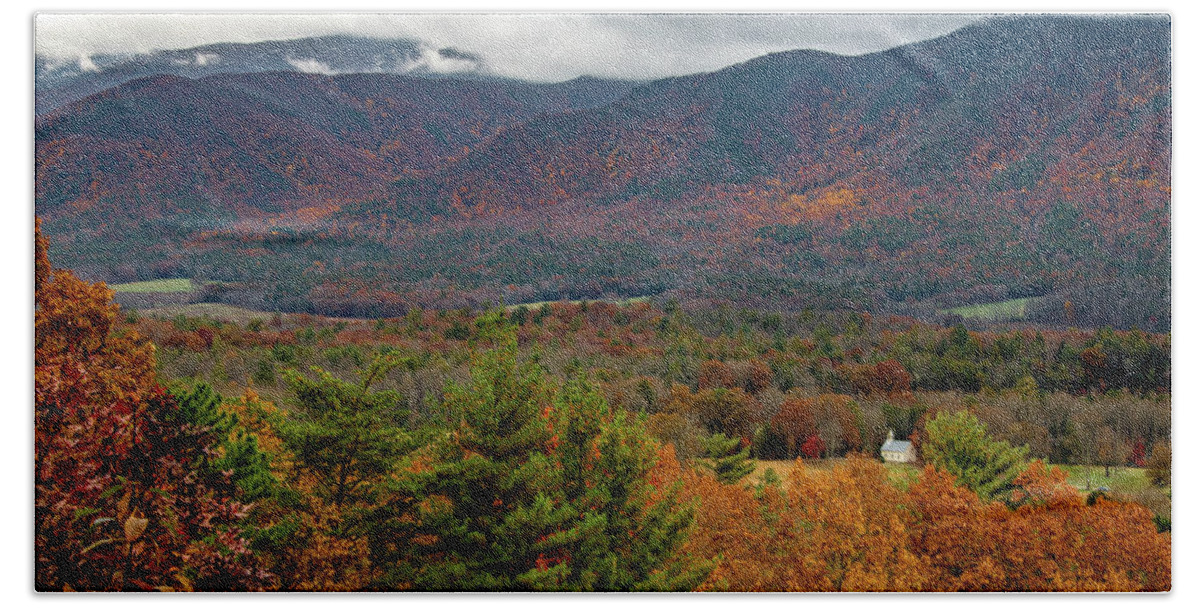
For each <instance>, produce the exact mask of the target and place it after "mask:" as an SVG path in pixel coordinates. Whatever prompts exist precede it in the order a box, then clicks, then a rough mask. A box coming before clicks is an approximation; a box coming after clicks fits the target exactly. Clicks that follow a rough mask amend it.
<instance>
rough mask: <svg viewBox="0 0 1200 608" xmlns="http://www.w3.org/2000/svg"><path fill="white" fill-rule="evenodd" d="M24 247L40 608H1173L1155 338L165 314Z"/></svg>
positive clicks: (1165, 415) (653, 312)
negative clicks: (973, 598)
mask: <svg viewBox="0 0 1200 608" xmlns="http://www.w3.org/2000/svg"><path fill="white" fill-rule="evenodd" d="M36 243H37V251H36V269H35V270H36V274H35V277H36V283H35V291H36V309H35V327H36V345H35V346H36V352H35V362H36V371H35V414H36V454H35V471H36V475H35V484H36V485H35V491H36V493H35V505H36V507H35V549H36V568H35V572H36V586H37V589H39V590H43V591H60V590H75V591H82V590H128V591H152V590H158V591H179V590H183V591H190V590H196V591H228V590H297V591H300V590H306V591H313V590H321V591H335V590H347V591H348V590H373V591H379V590H558V591H570V590H575V591H586V590H608V591H616V590H640V591H650V590H676V591H684V590H732V591H752V590H760V591H950V590H967V591H1034V590H1037V591H1051V590H1058V591H1066V590H1071V591H1163V590H1168V589H1170V587H1171V533H1170V529H1171V508H1170V496H1171V494H1170V483H1171V482H1170V478H1171V475H1170V471H1171V464H1170V462H1171V457H1170V402H1171V395H1170V392H1169V387H1170V374H1171V369H1170V363H1169V352H1170V338H1169V337H1168V336H1162V335H1154V334H1144V333H1142V332H1139V331H1133V332H1114V331H1111V330H1104V331H1099V332H1084V331H1078V330H1072V331H1066V332H1046V333H1041V332H1032V331H1027V332H998V333H997V332H970V331H968V330H966V329H965V328H963V327H961V326H959V327H955V328H952V329H944V328H940V327H936V326H929V325H925V324H921V323H918V322H915V321H913V320H911V319H905V318H884V319H876V318H874V317H872V316H870V315H867V314H859V313H815V312H807V313H802V314H796V315H780V314H768V315H762V314H760V313H758V312H756V311H753V310H748V309H741V310H735V309H732V308H719V309H708V310H701V311H691V312H689V311H687V310H684V309H682V308H680V307H678V306H676V305H674V304H672V305H670V306H668V307H667V308H666V309H659V308H656V307H654V306H651V305H649V304H646V303H641V304H633V305H626V306H619V305H615V304H611V303H605V302H581V303H578V304H560V303H555V304H548V305H544V306H539V307H533V308H529V307H514V308H512V309H510V310H504V309H492V310H489V311H485V312H472V311H469V310H462V311H444V310H442V311H435V310H429V311H424V310H419V309H413V310H411V311H410V312H409V313H408V314H407V315H406V316H405V317H403V318H393V319H380V320H377V321H365V320H358V321H347V320H339V319H329V318H320V317H313V316H308V315H278V314H276V315H270V314H261V313H253V312H252V311H249V312H248V313H246V312H245V311H243V313H241V314H248V315H249V317H248V318H247V319H246V320H243V321H228V320H224V321H223V320H219V319H216V318H212V317H197V316H185V315H182V314H181V315H178V316H175V317H173V318H161V317H153V316H142V315H138V314H136V313H131V312H128V311H122V310H120V309H119V308H118V307H117V306H114V305H113V304H112V303H111V295H112V294H111V292H110V291H109V290H108V289H106V288H105V287H104V286H103V285H101V284H92V283H88V282H86V281H81V280H80V279H78V278H77V277H76V276H75V275H74V274H73V273H72V272H70V271H68V270H63V269H59V268H55V267H52V266H51V263H50V257H49V255H48V251H49V249H48V247H47V245H46V241H45V240H44V239H43V238H42V237H41V235H40V234H38V235H37V236H36ZM889 430H890V431H893V432H894V433H895V434H896V435H897V436H899V437H907V438H908V439H909V440H910V441H912V442H913V443H914V444H915V445H917V446H919V451H920V456H921V458H922V459H923V461H924V466H923V467H921V466H918V465H917V464H903V463H888V464H881V463H880V462H879V461H878V454H879V448H880V444H881V442H882V441H883V438H884V436H885V434H886V432H887V431H889ZM148 463H152V464H153V466H147V464H148ZM1081 472H1082V473H1081ZM1080 474H1083V475H1085V476H1086V482H1085V483H1081V482H1080V481H1079V479H1078V478H1079V475H1080ZM1118 480H1126V481H1121V482H1120V483H1121V484H1123V485H1118ZM1102 484H1103V485H1104V487H1103V488H1101V487H1100V486H1101V485H1102ZM1110 486H1111V487H1110Z"/></svg>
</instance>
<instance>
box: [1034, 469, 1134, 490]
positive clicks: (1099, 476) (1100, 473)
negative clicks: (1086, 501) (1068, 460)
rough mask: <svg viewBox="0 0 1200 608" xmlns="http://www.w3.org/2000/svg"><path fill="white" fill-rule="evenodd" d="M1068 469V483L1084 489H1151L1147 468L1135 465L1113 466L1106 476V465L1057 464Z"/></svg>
mask: <svg viewBox="0 0 1200 608" xmlns="http://www.w3.org/2000/svg"><path fill="white" fill-rule="evenodd" d="M1054 466H1056V467H1058V468H1060V469H1065V470H1066V471H1067V483H1069V484H1071V485H1073V486H1075V487H1076V488H1079V489H1080V490H1083V491H1088V490H1089V489H1091V490H1095V489H1096V488H1099V487H1106V488H1108V489H1110V490H1112V491H1114V492H1129V493H1133V492H1140V491H1142V490H1146V489H1150V488H1152V486H1151V485H1150V480H1149V479H1148V478H1147V477H1146V470H1145V469H1139V468H1135V467H1113V468H1112V470H1111V471H1110V475H1109V476H1108V477H1105V476H1104V467H1093V466H1085V465H1070V464H1056V465H1054Z"/></svg>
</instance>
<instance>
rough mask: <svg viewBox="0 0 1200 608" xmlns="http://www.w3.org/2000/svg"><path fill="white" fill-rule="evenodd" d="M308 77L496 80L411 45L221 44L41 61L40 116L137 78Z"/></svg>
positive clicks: (454, 56) (447, 51) (461, 59)
mask: <svg viewBox="0 0 1200 608" xmlns="http://www.w3.org/2000/svg"><path fill="white" fill-rule="evenodd" d="M278 71H285V72H302V73H307V74H323V75H327V76H330V75H338V74H356V73H374V74H412V75H416V76H426V77H431V78H436V77H444V76H456V77H476V78H479V77H490V76H491V70H490V69H489V67H488V66H487V64H486V62H485V61H484V60H483V59H482V58H481V57H479V56H478V55H475V54H473V53H471V52H468V51H465V50H462V49H458V48H453V47H443V48H438V47H435V46H433V45H430V44H428V43H426V42H423V41H421V40H415V39H410V38H368V37H362V36H353V35H348V34H332V35H328V36H316V37H309V38H294V39H286V40H265V41H262V42H253V43H235V42H229V43H216V44H206V45H202V46H196V47H190V48H185V49H167V50H158V51H152V52H149V53H123V54H103V53H98V54H88V55H81V56H79V57H78V58H55V57H48V56H43V55H39V56H37V57H36V58H35V68H34V80H35V86H36V95H37V102H36V105H37V107H36V111H37V113H38V114H39V115H40V114H45V113H47V112H49V111H51V110H54V109H55V108H58V107H61V106H62V105H64V104H67V103H70V102H72V101H75V100H78V99H82V98H84V97H87V96H88V95H92V94H94V93H98V92H100V91H103V90H105V89H108V88H112V87H114V86H118V85H120V84H122V83H125V82H129V81H131V80H134V79H137V78H144V77H147V76H155V75H159V74H169V75H175V76H183V77H186V78H202V77H205V76H212V75H216V74H246V73H257V72H278Z"/></svg>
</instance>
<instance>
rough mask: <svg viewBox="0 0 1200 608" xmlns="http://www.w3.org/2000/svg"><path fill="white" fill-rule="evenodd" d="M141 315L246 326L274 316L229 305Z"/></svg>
mask: <svg viewBox="0 0 1200 608" xmlns="http://www.w3.org/2000/svg"><path fill="white" fill-rule="evenodd" d="M185 280H186V279H185ZM139 314H142V315H145V316H147V317H161V318H165V319H172V318H175V317H178V316H184V317H189V318H205V317H207V318H209V319H214V320H217V321H225V322H229V323H238V324H240V325H245V324H247V323H249V322H250V321H252V320H254V319H261V320H264V321H266V320H269V319H270V318H271V315H272V313H269V312H262V311H260V310H250V309H249V308H239V307H237V306H230V305H228V304H211V303H196V304H179V305H176V306H160V307H158V308H147V309H145V310H142V311H139Z"/></svg>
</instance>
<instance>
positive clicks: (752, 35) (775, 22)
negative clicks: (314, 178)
mask: <svg viewBox="0 0 1200 608" xmlns="http://www.w3.org/2000/svg"><path fill="white" fill-rule="evenodd" d="M976 19H978V17H977V16H974V15H966V14H946V13H942V14H918V13H896V14H870V13H858V14H849V13H841V14H837V13H819V14H811V13H810V14H805V13H773V14H721V13H675V14H637V13H623V14H622V13H616V14H613V13H609V14H602V13H532V14H530V13H490V14H487V13H420V14H414V13H371V14H367V13H351V14H337V13H321V14H304V13H278V14H263V13H259V14H247V13H189V14H178V13H176V14H170V13H157V14H147V13H142V14H136V13H104V14H45V13H44V14H39V15H38V16H37V22H36V39H35V45H36V49H37V52H38V53H39V54H42V55H46V56H51V57H78V56H80V55H82V54H88V55H90V54H93V53H138V52H147V51H151V50H155V49H170V48H189V47H193V46H199V45H202V44H209V43H214V42H258V41H262V40H282V39H288V38H300V37H306V36H318V35H326V34H352V35H359V36H372V37H381V38H410V39H417V40H422V41H424V42H426V43H428V45H430V46H431V47H432V48H445V47H453V48H457V49H463V50H465V51H467V52H469V53H472V54H474V55H476V56H478V57H480V58H482V59H483V61H485V62H486V63H487V65H488V66H489V68H491V69H492V70H493V71H494V72H496V73H498V74H500V75H503V76H511V77H516V78H525V79H530V80H541V81H556V80H566V79H570V78H574V77H576V76H580V75H585V74H586V75H593V76H602V77H612V78H639V79H647V78H660V77H665V76H673V75H680V74H688V73H695V72H702V71H710V70H716V69H719V68H722V67H725V66H728V65H731V64H733V63H738V62H741V61H746V60H747V59H751V58H753V57H757V56H759V55H763V54H765V53H769V52H774V51H783V50H790V49H797V48H815V49H819V50H825V51H830V52H835V53H842V54H861V53H865V52H873V51H879V50H883V49H886V48H890V47H892V46H896V45H898V44H903V43H907V42H915V41H918V40H923V39H927V38H931V37H935V36H938V35H941V34H945V33H948V32H950V31H953V30H954V29H957V28H959V27H961V26H963V25H965V24H967V23H970V22H972V21H974V20H976ZM308 60H309V59H308V58H303V59H301V60H300V61H308ZM312 61H316V63H305V64H304V65H305V66H307V68H308V69H310V70H313V71H320V70H321V69H323V66H321V65H319V63H320V62H319V61H317V60H312ZM421 61H423V62H424V64H423V65H425V66H426V67H427V68H428V69H430V70H432V71H442V72H456V71H463V70H465V69H471V67H474V66H468V65H467V64H469V63H470V62H469V61H465V60H464V59H462V58H455V57H444V56H440V55H436V56H435V55H429V54H425V55H423V56H422V58H421ZM327 67H328V66H324V68H327ZM298 69H304V68H299V67H298ZM321 73H325V72H321Z"/></svg>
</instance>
